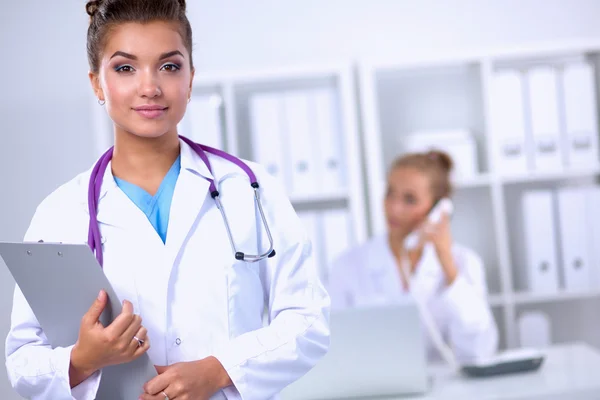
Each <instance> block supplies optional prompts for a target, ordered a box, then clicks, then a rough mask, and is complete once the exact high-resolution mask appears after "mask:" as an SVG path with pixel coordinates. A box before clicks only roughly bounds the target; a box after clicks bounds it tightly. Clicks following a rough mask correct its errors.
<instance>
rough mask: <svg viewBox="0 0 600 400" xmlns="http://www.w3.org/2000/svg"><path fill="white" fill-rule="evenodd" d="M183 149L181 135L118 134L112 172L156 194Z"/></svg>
mask: <svg viewBox="0 0 600 400" xmlns="http://www.w3.org/2000/svg"><path fill="white" fill-rule="evenodd" d="M179 151H180V150H179V137H178V136H177V134H165V135H163V136H161V137H158V138H144V137H139V136H136V135H132V134H116V135H115V147H114V153H113V158H112V162H111V166H112V173H113V175H114V176H115V177H117V178H120V179H123V180H125V181H128V182H130V183H133V184H136V185H138V186H140V187H141V188H143V189H145V190H146V191H147V192H149V193H151V194H154V193H155V192H156V190H158V186H160V182H162V179H163V178H164V176H165V175H166V174H167V172H168V171H169V169H170V168H171V166H172V165H173V163H174V162H175V160H176V159H177V157H178V156H179Z"/></svg>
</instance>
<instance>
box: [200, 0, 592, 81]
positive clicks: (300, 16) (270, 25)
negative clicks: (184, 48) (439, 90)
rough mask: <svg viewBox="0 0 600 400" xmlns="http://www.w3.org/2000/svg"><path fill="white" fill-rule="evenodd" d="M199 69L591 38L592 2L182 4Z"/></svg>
mask: <svg viewBox="0 0 600 400" xmlns="http://www.w3.org/2000/svg"><path fill="white" fill-rule="evenodd" d="M188 3H189V6H188V7H189V13H190V18H191V19H192V24H193V28H194V36H195V44H196V51H197V52H196V57H195V60H196V64H197V66H198V67H200V69H202V70H211V71H218V70H219V69H227V70H229V69H236V68H245V67H268V66H272V65H281V64H284V65H290V64H294V63H311V62H320V61H324V60H334V61H335V60H339V59H340V58H344V57H345V58H355V59H356V58H359V57H367V56H375V55H379V56H385V55H394V54H399V55H402V56H410V54H414V53H416V52H431V51H435V49H440V48H443V49H447V48H471V47H472V48H482V47H488V46H505V45H518V44H520V43H523V42H536V41H553V40H565V39H572V38H580V37H599V36H600V25H599V24H598V22H597V20H598V15H600V14H599V12H600V2H598V1H597V0H569V1H565V0H502V1H498V0H449V1H439V0H369V1H365V0H304V1H289V0H288V1H281V0H252V1H249V0H247V1H239V0H238V1H207V0H204V1H202V0H200V1H199V0H190V1H188Z"/></svg>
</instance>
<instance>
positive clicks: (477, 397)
mask: <svg viewBox="0 0 600 400" xmlns="http://www.w3.org/2000/svg"><path fill="white" fill-rule="evenodd" d="M545 354H546V358H545V360H544V363H543V364H542V366H541V368H540V369H539V370H537V371H534V372H528V373H522V374H515V375H504V376H496V377H489V378H466V377H463V376H459V375H456V374H453V373H452V372H451V371H449V370H448V369H447V368H444V367H442V366H432V367H431V372H432V375H433V377H434V378H433V379H434V380H433V383H432V388H431V391H430V392H429V393H427V394H426V395H424V396H416V397H415V396H411V397H392V398H385V399H384V398H379V400H409V399H410V400H456V399H460V400H470V399H474V400H492V399H493V400H509V399H510V400H525V399H527V400H558V399H561V400H571V399H573V400H588V399H589V400H592V399H594V400H595V399H600V351H598V350H597V349H595V348H593V347H591V346H589V345H587V344H583V343H574V344H565V345H556V346H552V347H550V348H548V349H547V350H546V351H545Z"/></svg>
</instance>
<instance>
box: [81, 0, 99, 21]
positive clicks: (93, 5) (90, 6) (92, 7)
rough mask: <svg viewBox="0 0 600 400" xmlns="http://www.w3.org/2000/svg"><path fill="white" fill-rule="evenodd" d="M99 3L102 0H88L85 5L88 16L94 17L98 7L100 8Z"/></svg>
mask: <svg viewBox="0 0 600 400" xmlns="http://www.w3.org/2000/svg"><path fill="white" fill-rule="evenodd" d="M100 4H102V0H90V1H88V2H87V4H86V5H85V11H86V12H87V13H88V15H89V16H90V17H92V18H93V17H94V15H95V14H96V12H98V9H99V8H100Z"/></svg>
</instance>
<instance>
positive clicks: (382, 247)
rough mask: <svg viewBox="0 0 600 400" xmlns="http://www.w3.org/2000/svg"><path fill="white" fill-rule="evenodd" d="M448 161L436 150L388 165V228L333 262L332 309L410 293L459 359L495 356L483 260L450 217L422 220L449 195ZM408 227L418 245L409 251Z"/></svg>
mask: <svg viewBox="0 0 600 400" xmlns="http://www.w3.org/2000/svg"><path fill="white" fill-rule="evenodd" d="M452 164H453V163H452V160H451V159H450V157H449V156H448V155H447V154H445V153H442V152H437V151H431V152H428V153H418V154H407V155H404V156H402V157H400V158H398V159H397V160H396V161H395V162H394V163H393V164H392V167H391V169H390V171H389V173H388V177H387V192H386V196H385V201H384V206H385V217H386V221H387V233H386V234H384V235H380V236H376V237H374V238H372V239H371V240H369V241H368V242H366V243H364V244H362V245H361V246H358V247H355V248H352V249H350V250H349V251H347V252H346V253H344V254H342V255H341V256H340V257H338V259H337V260H335V261H334V263H333V266H332V272H331V275H330V279H329V292H330V296H331V299H332V309H334V310H335V309H337V310H339V309H343V308H349V307H360V306H373V305H383V304H392V303H394V302H397V301H400V300H401V299H402V298H403V297H405V296H408V295H409V293H410V295H413V296H414V297H415V298H417V299H419V300H420V301H421V303H422V304H425V307H426V309H427V310H428V311H429V312H430V314H431V316H432V317H433V320H434V322H435V325H436V326H437V328H438V329H439V330H440V332H441V334H442V336H443V339H444V341H445V342H446V343H447V344H448V345H449V346H450V347H451V348H452V350H453V352H454V356H455V357H456V359H457V360H458V361H459V362H460V361H466V360H472V359H474V358H481V357H486V356H490V355H492V354H494V353H495V352H496V350H497V345H498V333H497V327H496V324H495V321H494V318H493V315H492V313H491V310H490V307H489V305H488V303H487V300H486V296H487V287H486V280H485V273H484V267H483V263H482V260H481V258H480V257H479V256H478V255H477V254H476V253H475V252H473V251H472V250H470V249H468V248H466V247H464V246H461V245H459V244H457V243H456V242H454V241H453V239H452V233H451V229H450V216H449V215H447V214H443V215H442V218H441V219H440V220H439V222H438V223H436V224H432V223H430V222H428V221H427V216H428V214H429V212H430V210H431V209H432V207H433V206H434V205H435V204H436V203H437V202H438V201H439V200H441V199H443V198H449V197H450V196H451V192H452V190H451V184H450V172H451V170H452ZM473 223H477V222H476V219H475V218H474V219H473ZM413 231H414V232H417V234H418V237H419V240H418V244H417V246H416V247H414V248H412V249H411V250H407V249H406V248H405V245H404V244H405V239H406V238H407V236H408V235H409V234H410V233H411V232H413ZM403 265H404V266H405V269H406V270H408V271H407V272H408V273H407V274H402V273H401V268H403V267H402V266H403ZM405 276H406V277H407V278H408V279H405ZM399 337H400V336H399ZM427 343H428V345H427V346H428V349H427V350H428V356H429V359H430V360H432V359H436V358H439V354H438V351H437V350H436V349H435V347H434V346H433V342H432V340H431V339H429V340H428V341H427Z"/></svg>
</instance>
